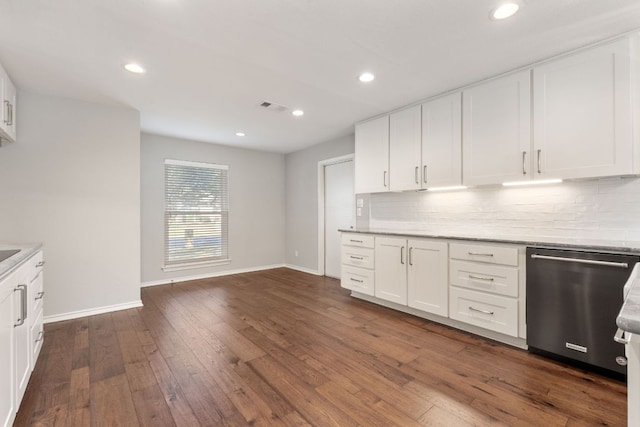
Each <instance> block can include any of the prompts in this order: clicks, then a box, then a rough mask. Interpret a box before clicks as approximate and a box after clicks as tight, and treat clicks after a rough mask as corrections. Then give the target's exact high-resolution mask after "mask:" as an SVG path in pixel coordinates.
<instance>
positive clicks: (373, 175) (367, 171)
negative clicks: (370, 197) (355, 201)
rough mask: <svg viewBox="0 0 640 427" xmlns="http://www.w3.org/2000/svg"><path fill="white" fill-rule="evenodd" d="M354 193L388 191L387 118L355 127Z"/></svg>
mask: <svg viewBox="0 0 640 427" xmlns="http://www.w3.org/2000/svg"><path fill="white" fill-rule="evenodd" d="M354 168H355V176H354V181H355V182H354V189H355V192H356V193H379V192H383V191H389V116H384V117H380V118H378V119H375V120H370V121H368V122H365V123H361V124H359V125H356V142H355V164H354Z"/></svg>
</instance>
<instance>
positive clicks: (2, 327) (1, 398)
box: [0, 279, 16, 427]
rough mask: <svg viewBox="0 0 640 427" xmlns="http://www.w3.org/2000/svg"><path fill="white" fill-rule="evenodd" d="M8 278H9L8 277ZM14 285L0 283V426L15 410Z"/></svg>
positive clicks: (9, 420)
mask: <svg viewBox="0 0 640 427" xmlns="http://www.w3.org/2000/svg"><path fill="white" fill-rule="evenodd" d="M8 280H10V279H8ZM13 289H14V286H11V284H9V283H8V282H7V281H4V282H3V283H0V426H1V427H9V426H11V425H12V423H13V418H14V415H15V412H16V405H15V402H16V400H15V371H14V369H13V357H14V354H13V352H14V327H13V324H14V323H15V320H16V319H14V312H13V300H14V296H13V294H14V291H13Z"/></svg>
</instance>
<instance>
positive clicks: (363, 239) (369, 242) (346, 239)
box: [342, 233, 375, 249]
mask: <svg viewBox="0 0 640 427" xmlns="http://www.w3.org/2000/svg"><path fill="white" fill-rule="evenodd" d="M374 243H375V238H374V237H373V236H369V235H367V234H354V233H342V244H343V245H348V246H360V247H362V248H371V249H373V247H374Z"/></svg>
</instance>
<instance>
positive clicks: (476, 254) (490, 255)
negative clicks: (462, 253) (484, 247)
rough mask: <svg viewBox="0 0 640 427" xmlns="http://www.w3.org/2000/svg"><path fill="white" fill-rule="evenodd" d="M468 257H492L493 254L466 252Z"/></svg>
mask: <svg viewBox="0 0 640 427" xmlns="http://www.w3.org/2000/svg"><path fill="white" fill-rule="evenodd" d="M467 253H468V254H469V255H471V256H488V257H492V256H493V254H486V253H481V252H467Z"/></svg>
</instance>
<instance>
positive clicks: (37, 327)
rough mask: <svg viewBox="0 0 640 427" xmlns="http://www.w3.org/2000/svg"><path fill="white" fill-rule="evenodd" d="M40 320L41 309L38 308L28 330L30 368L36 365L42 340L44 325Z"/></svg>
mask: <svg viewBox="0 0 640 427" xmlns="http://www.w3.org/2000/svg"><path fill="white" fill-rule="evenodd" d="M42 320H43V318H42V310H40V312H38V315H37V316H36V318H35V320H34V322H33V324H32V326H31V330H30V332H29V342H30V346H31V348H30V353H29V357H30V358H31V365H30V366H31V369H33V368H34V367H35V366H36V361H37V360H38V355H40V350H41V349H42V343H43V342H44V325H43V321H42Z"/></svg>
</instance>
